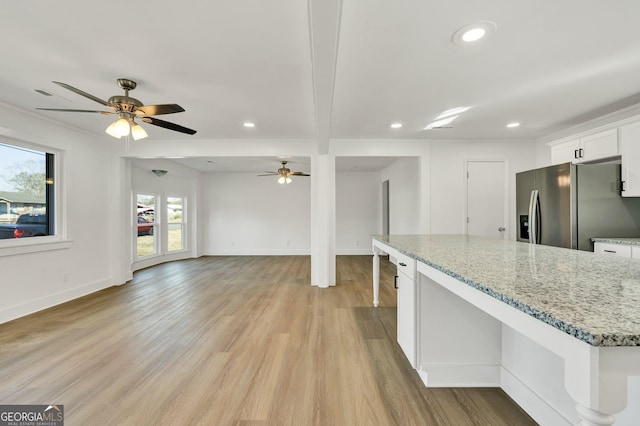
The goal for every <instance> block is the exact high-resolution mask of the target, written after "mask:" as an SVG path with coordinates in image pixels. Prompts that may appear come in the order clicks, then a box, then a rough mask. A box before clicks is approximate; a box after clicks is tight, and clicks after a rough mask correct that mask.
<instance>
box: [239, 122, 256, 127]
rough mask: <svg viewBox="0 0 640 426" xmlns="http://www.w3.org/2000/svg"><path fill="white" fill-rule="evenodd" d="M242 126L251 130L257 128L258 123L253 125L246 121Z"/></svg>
mask: <svg viewBox="0 0 640 426" xmlns="http://www.w3.org/2000/svg"><path fill="white" fill-rule="evenodd" d="M242 125H243V126H244V127H249V128H252V127H256V123H253V122H251V121H245V122H244V123H242Z"/></svg>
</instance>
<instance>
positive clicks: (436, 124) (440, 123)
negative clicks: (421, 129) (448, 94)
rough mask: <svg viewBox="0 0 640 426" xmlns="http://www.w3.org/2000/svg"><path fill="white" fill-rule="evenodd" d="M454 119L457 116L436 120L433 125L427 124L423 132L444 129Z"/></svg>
mask: <svg viewBox="0 0 640 426" xmlns="http://www.w3.org/2000/svg"><path fill="white" fill-rule="evenodd" d="M456 118H458V116H457V115H453V116H451V117H447V118H443V119H442V120H436V121H434V122H433V123H431V124H429V125H428V126H427V127H425V130H431V129H437V128H440V127H444V126H446V125H447V124H449V123H451V122H452V121H453V120H455V119H456Z"/></svg>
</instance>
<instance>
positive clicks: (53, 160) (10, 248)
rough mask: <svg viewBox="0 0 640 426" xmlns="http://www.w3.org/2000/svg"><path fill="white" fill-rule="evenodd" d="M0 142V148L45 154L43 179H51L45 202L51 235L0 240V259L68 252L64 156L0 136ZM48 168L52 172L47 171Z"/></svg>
mask: <svg viewBox="0 0 640 426" xmlns="http://www.w3.org/2000/svg"><path fill="white" fill-rule="evenodd" d="M0 142H1V143H2V144H4V145H9V146H15V147H17V148H24V149H29V150H33V151H39V152H43V153H45V159H46V160H45V161H46V163H45V164H46V169H47V170H46V175H47V178H49V177H51V175H53V183H52V184H51V187H50V190H49V191H47V198H46V204H47V220H48V221H49V226H52V227H53V234H52V235H44V236H38V237H28V238H12V239H2V240H0V256H13V255H18V254H24V253H36V252H43V251H51V250H60V249H67V248H70V247H71V245H72V244H73V240H71V239H69V238H68V237H67V223H66V208H65V199H66V197H65V194H66V187H65V184H64V181H65V179H64V176H65V175H66V170H65V164H64V162H65V152H64V151H63V150H60V149H57V148H53V147H51V146H45V145H41V144H38V143H33V142H28V141H23V140H17V139H14V138H11V137H7V136H4V135H0ZM47 154H50V155H47ZM52 167H53V170H51V168H52ZM51 202H53V207H51V204H50V203H51Z"/></svg>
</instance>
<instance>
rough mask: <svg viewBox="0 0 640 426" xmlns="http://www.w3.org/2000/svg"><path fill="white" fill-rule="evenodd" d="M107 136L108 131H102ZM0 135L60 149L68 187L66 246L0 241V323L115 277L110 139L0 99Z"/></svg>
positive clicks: (63, 184) (61, 176) (61, 174)
mask: <svg viewBox="0 0 640 426" xmlns="http://www.w3.org/2000/svg"><path fill="white" fill-rule="evenodd" d="M105 139H106V137H105ZM0 141H6V142H8V143H11V142H12V141H14V143H15V141H22V142H29V143H33V144H38V145H40V146H41V147H43V148H45V149H47V148H49V149H54V150H60V151H61V152H62V153H61V157H62V158H61V159H62V160H63V167H62V170H57V173H58V175H57V177H56V181H57V184H58V185H60V188H66V190H65V191H64V192H62V193H60V194H59V195H61V196H62V199H61V202H60V203H59V206H58V207H60V208H62V211H63V212H66V215H65V214H64V213H63V214H62V215H60V216H61V217H60V219H63V220H65V222H66V223H65V225H66V230H67V235H66V237H67V238H66V239H68V240H70V241H71V243H70V247H69V248H64V249H59V250H47V251H40V252H32V253H27V254H12V253H15V250H13V249H11V248H7V244H10V243H12V242H2V241H0V270H2V297H0V323H2V322H6V321H8V320H11V319H14V318H17V317H20V316H23V315H27V314H29V313H32V312H35V311H38V310H41V309H44V308H48V307H50V306H53V305H56V304H58V303H62V302H65V301H68V300H71V299H74V298H77V297H79V296H83V295H85V294H88V293H91V292H93V291H96V290H99V289H102V288H105V287H108V286H110V285H112V284H115V283H114V282H113V270H112V268H111V265H110V261H111V247H112V244H111V234H112V233H115V232H122V230H120V229H114V228H113V226H114V225H113V221H112V218H113V216H114V211H112V209H111V207H112V206H111V204H110V201H111V198H110V195H111V193H112V192H111V191H112V189H111V181H110V178H111V167H112V164H111V162H110V161H109V159H110V158H111V157H112V156H113V152H112V149H113V144H112V143H111V144H110V143H108V142H111V141H108V142H107V141H106V140H103V139H101V138H97V137H94V136H90V135H88V134H84V133H79V132H76V131H73V130H70V129H69V128H66V127H62V126H58V125H56V124H54V123H53V122H50V121H46V120H42V119H40V118H38V117H36V116H35V115H32V114H29V113H27V112H24V111H20V110H16V109H13V108H9V107H6V106H4V105H0Z"/></svg>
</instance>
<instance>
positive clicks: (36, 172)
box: [0, 143, 56, 239]
mask: <svg viewBox="0 0 640 426" xmlns="http://www.w3.org/2000/svg"><path fill="white" fill-rule="evenodd" d="M54 167H55V155H54V154H53V153H50V152H46V151H41V150H37V149H31V148H26V147H23V146H18V145H13V144H8V143H0V239H16V238H29V237H42V236H47V235H55V233H56V229H55V226H54V224H55V220H54V219H55V217H54V216H55V215H54V213H55V208H54V207H55V206H54V200H55V197H54V184H53V183H54Z"/></svg>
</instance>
